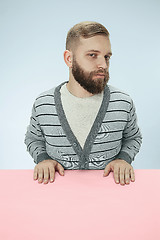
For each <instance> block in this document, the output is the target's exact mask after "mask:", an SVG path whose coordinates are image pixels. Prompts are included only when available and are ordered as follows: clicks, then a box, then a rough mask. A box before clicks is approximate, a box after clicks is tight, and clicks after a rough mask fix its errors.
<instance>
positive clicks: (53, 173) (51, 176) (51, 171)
mask: <svg viewBox="0 0 160 240" xmlns="http://www.w3.org/2000/svg"><path fill="white" fill-rule="evenodd" d="M49 172H50V182H54V176H55V167H50V168H49Z"/></svg>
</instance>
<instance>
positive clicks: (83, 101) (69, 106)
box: [60, 84, 103, 148]
mask: <svg viewBox="0 0 160 240" xmlns="http://www.w3.org/2000/svg"><path fill="white" fill-rule="evenodd" d="M60 92H61V100H62V106H63V110H64V112H65V115H66V118H67V121H68V123H69V125H70V128H71V130H72V132H73V133H74V135H75V136H76V138H77V140H78V142H79V143H80V145H81V147H82V148H83V147H84V144H85V141H86V138H87V136H88V134H89V132H90V130H91V127H92V125H93V123H94V121H95V118H96V116H97V114H98V111H99V108H100V106H101V103H102V100H103V92H102V93H100V94H95V95H93V96H91V97H86V98H79V97H76V96H74V95H72V94H71V93H70V92H69V91H68V89H67V87H66V84H64V85H63V86H62V87H61V90H60Z"/></svg>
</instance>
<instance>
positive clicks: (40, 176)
mask: <svg viewBox="0 0 160 240" xmlns="http://www.w3.org/2000/svg"><path fill="white" fill-rule="evenodd" d="M42 182H43V168H39V169H38V183H42Z"/></svg>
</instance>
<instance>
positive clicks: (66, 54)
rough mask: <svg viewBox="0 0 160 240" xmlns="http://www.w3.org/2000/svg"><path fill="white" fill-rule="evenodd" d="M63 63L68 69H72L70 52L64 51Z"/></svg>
mask: <svg viewBox="0 0 160 240" xmlns="http://www.w3.org/2000/svg"><path fill="white" fill-rule="evenodd" d="M64 61H65V63H66V64H67V66H68V67H70V68H71V67H72V52H71V51H69V50H65V51H64Z"/></svg>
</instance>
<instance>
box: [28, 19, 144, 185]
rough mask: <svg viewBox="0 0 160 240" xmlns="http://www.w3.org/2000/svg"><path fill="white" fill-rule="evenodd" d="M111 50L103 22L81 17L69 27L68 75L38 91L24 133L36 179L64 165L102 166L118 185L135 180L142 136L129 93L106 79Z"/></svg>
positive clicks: (89, 167)
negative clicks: (66, 77)
mask: <svg viewBox="0 0 160 240" xmlns="http://www.w3.org/2000/svg"><path fill="white" fill-rule="evenodd" d="M111 56H112V51H111V43H110V40H109V32H108V30H107V29H106V28H105V27H104V26H103V25H101V24H99V23H96V22H81V23H79V24H76V25H75V26H73V27H72V28H71V29H70V30H69V32H68V34H67V39H66V50H65V51H64V61H65V63H66V64H67V66H68V67H69V81H68V82H63V83H61V84H60V85H59V86H57V87H54V88H52V89H50V90H48V91H45V92H43V93H41V94H39V95H38V97H37V98H36V100H35V102H34V104H33V108H32V116H31V119H30V125H29V126H28V129H27V133H26V135H25V144H26V145H27V151H29V153H30V155H31V156H32V157H33V159H34V162H35V163H36V164H37V165H36V166H35V169H34V179H35V180H37V179H38V182H39V183H42V182H43V179H44V183H48V181H49V178H50V182H53V181H54V176H55V171H56V170H57V171H58V172H59V174H60V175H62V176H63V175H64V169H104V175H103V176H107V175H108V174H109V172H110V171H113V172H114V180H115V182H116V183H120V184H121V185H125V184H129V183H130V180H131V181H135V175H134V170H133V167H132V166H131V163H132V161H133V160H134V158H135V155H136V154H137V153H138V151H139V149H140V146H141V143H142V136H141V133H140V130H139V128H138V125H137V117H136V113H135V107H134V104H133V101H132V99H131V98H130V96H129V95H128V94H126V93H123V92H122V91H120V90H118V89H116V88H115V87H113V86H111V85H108V80H109V60H110V58H111Z"/></svg>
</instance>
